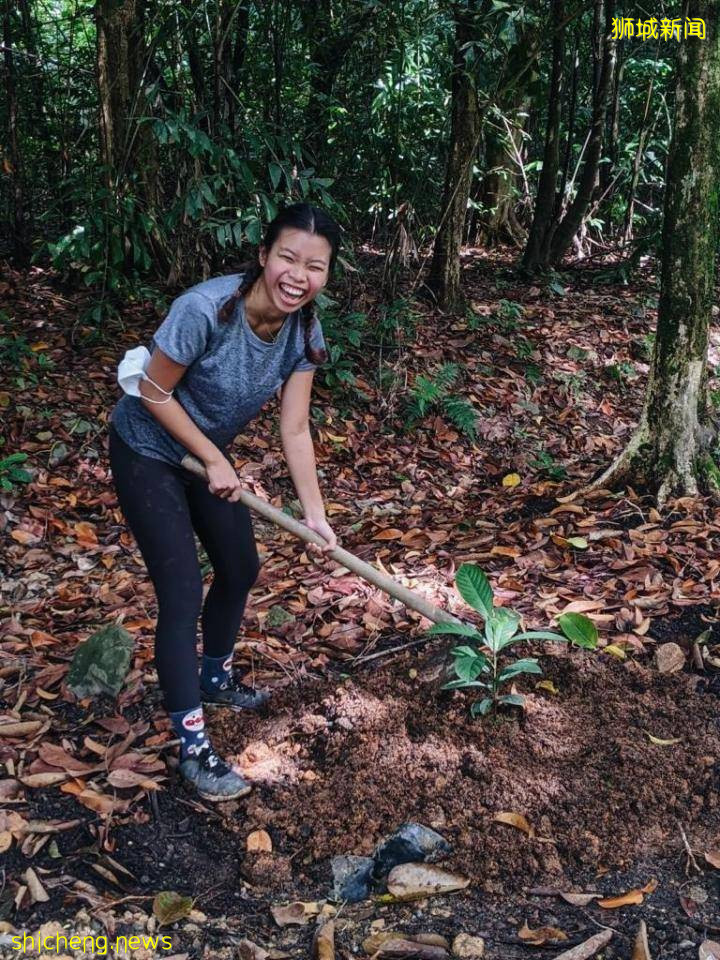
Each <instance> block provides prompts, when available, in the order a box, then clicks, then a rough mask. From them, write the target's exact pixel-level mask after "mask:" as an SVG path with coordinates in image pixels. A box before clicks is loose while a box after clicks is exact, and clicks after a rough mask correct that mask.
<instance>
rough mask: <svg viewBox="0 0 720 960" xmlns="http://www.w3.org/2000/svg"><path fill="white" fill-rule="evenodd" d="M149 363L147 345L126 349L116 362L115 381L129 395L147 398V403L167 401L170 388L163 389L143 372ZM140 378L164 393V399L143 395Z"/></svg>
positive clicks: (170, 395)
mask: <svg viewBox="0 0 720 960" xmlns="http://www.w3.org/2000/svg"><path fill="white" fill-rule="evenodd" d="M149 363H150V352H149V350H148V349H147V347H134V348H133V349H132V350H127V351H126V353H125V356H124V357H123V358H122V360H121V361H120V363H119V364H118V368H117V381H118V383H119V384H120V386H121V387H122V389H123V390H124V391H125V393H127V394H128V396H130V397H142V399H143V400H147V401H148V403H167V402H168V400H170V399H172V393H173V392H172V390H163V388H162V387H159V386H158V385H157V383H155V381H154V380H152V379H151V378H150V377H149V376H148V375H147V374H146V373H145V370H146V368H147V365H148V364H149ZM141 380H147V381H148V383H151V384H152V385H153V386H154V387H155V389H156V390H159V391H160V393H164V394H165V395H166V396H165V399H164V400H153V399H152V397H145V396H143V394H141V393H140V381H141Z"/></svg>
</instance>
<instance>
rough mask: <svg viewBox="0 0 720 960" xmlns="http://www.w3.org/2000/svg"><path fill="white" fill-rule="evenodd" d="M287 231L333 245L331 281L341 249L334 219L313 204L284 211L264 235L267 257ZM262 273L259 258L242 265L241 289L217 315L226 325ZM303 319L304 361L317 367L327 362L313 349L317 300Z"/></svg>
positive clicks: (323, 352)
mask: <svg viewBox="0 0 720 960" xmlns="http://www.w3.org/2000/svg"><path fill="white" fill-rule="evenodd" d="M285 227H290V228H292V229H295V230H305V231H306V232H307V233H313V234H317V235H318V236H320V237H325V239H326V240H327V242H328V243H329V244H330V265H329V269H328V277H329V276H331V275H332V271H333V267H334V266H335V261H336V260H337V255H338V248H339V247H340V227H339V226H338V225H337V223H336V222H335V221H334V220H333V219H332V217H330V216H328V214H327V213H325V212H324V211H323V210H321V209H320V208H319V207H314V206H313V205H312V204H310V203H293V204H291V205H290V206H289V207H285V208H284V209H282V210H281V211H280V212H279V213H278V215H277V216H276V217H275V219H274V220H273V221H272V222H271V223H269V224H268V226H267V229H266V231H265V237H264V238H263V246H264V247H265V250H266V251H267V252H268V253H269V252H270V249H271V248H272V245H273V244H274V243H275V241H276V240H277V238H278V237H279V236H280V231H281V230H284V229H285ZM262 272H263V268H262V266H261V264H260V261H259V260H258V259H257V257H256V258H255V260H251V261H248V262H247V263H244V264H242V266H241V267H240V273H242V274H243V277H242V280H241V281H240V286H239V287H238V288H237V290H236V291H235V293H234V294H233V295H232V296H231V297H230V298H229V299H228V300H227V301H226V302H225V303H224V304H223V305H222V307H221V308H220V311H219V313H218V316H219V319H220V320H221V321H222V322H223V323H227V322H228V321H229V320H231V319H232V316H233V314H234V312H235V307H236V306H237V304H238V301H239V300H240V298H241V297H244V296H245V294H246V293H247V292H248V291H249V290H250V288H251V287H252V285H253V284H254V283H255V281H256V280H257V279H258V277H259V276H260V275H261V273H262ZM300 319H301V320H302V324H303V335H304V338H305V357H306V358H307V359H308V360H309V361H310V363H314V364H316V365H320V364H321V363H325V361H326V360H327V358H328V355H327V351H326V350H322V349H320V350H315V349H313V347H311V346H310V334H311V332H312V328H313V325H314V324H315V323H317V322H318V318H317V309H316V307H315V301H314V300H311V301H310V302H309V303H306V304H305V306H304V307H303V308H302V309H301V311H300Z"/></svg>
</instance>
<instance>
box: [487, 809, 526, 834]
mask: <svg viewBox="0 0 720 960" xmlns="http://www.w3.org/2000/svg"><path fill="white" fill-rule="evenodd" d="M493 820H495V822H496V823H506V824H507V825H508V826H510V827H515V828H516V829H517V830H522V831H523V833H526V834H527V835H528V836H529V837H534V836H535V830H534V828H533V827H531V826H530V824H529V823H528V821H527V819H526V818H525V817H524V816H523V815H522V814H521V813H509V812H505V811H503V812H501V813H496V814H495V815H494V816H493Z"/></svg>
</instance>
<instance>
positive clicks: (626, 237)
mask: <svg viewBox="0 0 720 960" xmlns="http://www.w3.org/2000/svg"><path fill="white" fill-rule="evenodd" d="M652 92H653V78H652V77H651V78H650V83H649V84H648V92H647V97H646V98H645V113H644V115H643V122H642V127H641V130H640V136H639V137H638V145H637V150H636V151H635V157H634V159H633V169H632V176H631V177H630V189H629V190H628V202H627V209H626V210H625V225H624V227H623V243H624V244H626V243H629V242H630V241H631V240H632V235H633V234H632V226H633V216H634V213H635V193H636V192H637V186H638V182H639V180H640V167H641V165H642V159H643V156H644V154H645V141H646V140H647V136H648V133H649V132H650V127H651V124H650V123H649V118H650V103H651V101H652Z"/></svg>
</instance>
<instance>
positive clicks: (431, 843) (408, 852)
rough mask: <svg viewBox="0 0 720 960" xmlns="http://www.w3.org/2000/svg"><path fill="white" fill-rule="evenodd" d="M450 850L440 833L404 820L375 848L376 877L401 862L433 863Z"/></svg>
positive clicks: (386, 872)
mask: <svg viewBox="0 0 720 960" xmlns="http://www.w3.org/2000/svg"><path fill="white" fill-rule="evenodd" d="M450 853H452V847H451V846H450V844H449V843H448V842H447V840H446V839H445V838H444V837H442V836H441V835H440V834H439V833H436V832H435V831H434V830H431V829H430V828H429V827H424V826H423V825H422V824H421V823H403V824H402V826H400V827H398V829H397V830H396V831H395V832H394V833H392V834H391V835H390V836H389V837H386V838H385V839H384V840H382V841H381V843H380V844H379V845H378V847H377V849H376V850H375V854H374V856H373V859H374V860H375V871H374V872H375V877H377V878H379V877H384V876H385V875H386V874H388V873H389V872H390V871H391V870H392V868H393V867H396V866H398V864H401V863H418V862H428V863H432V862H433V861H435V860H440V859H441V858H442V857H445V856H447V855H448V854H450Z"/></svg>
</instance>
